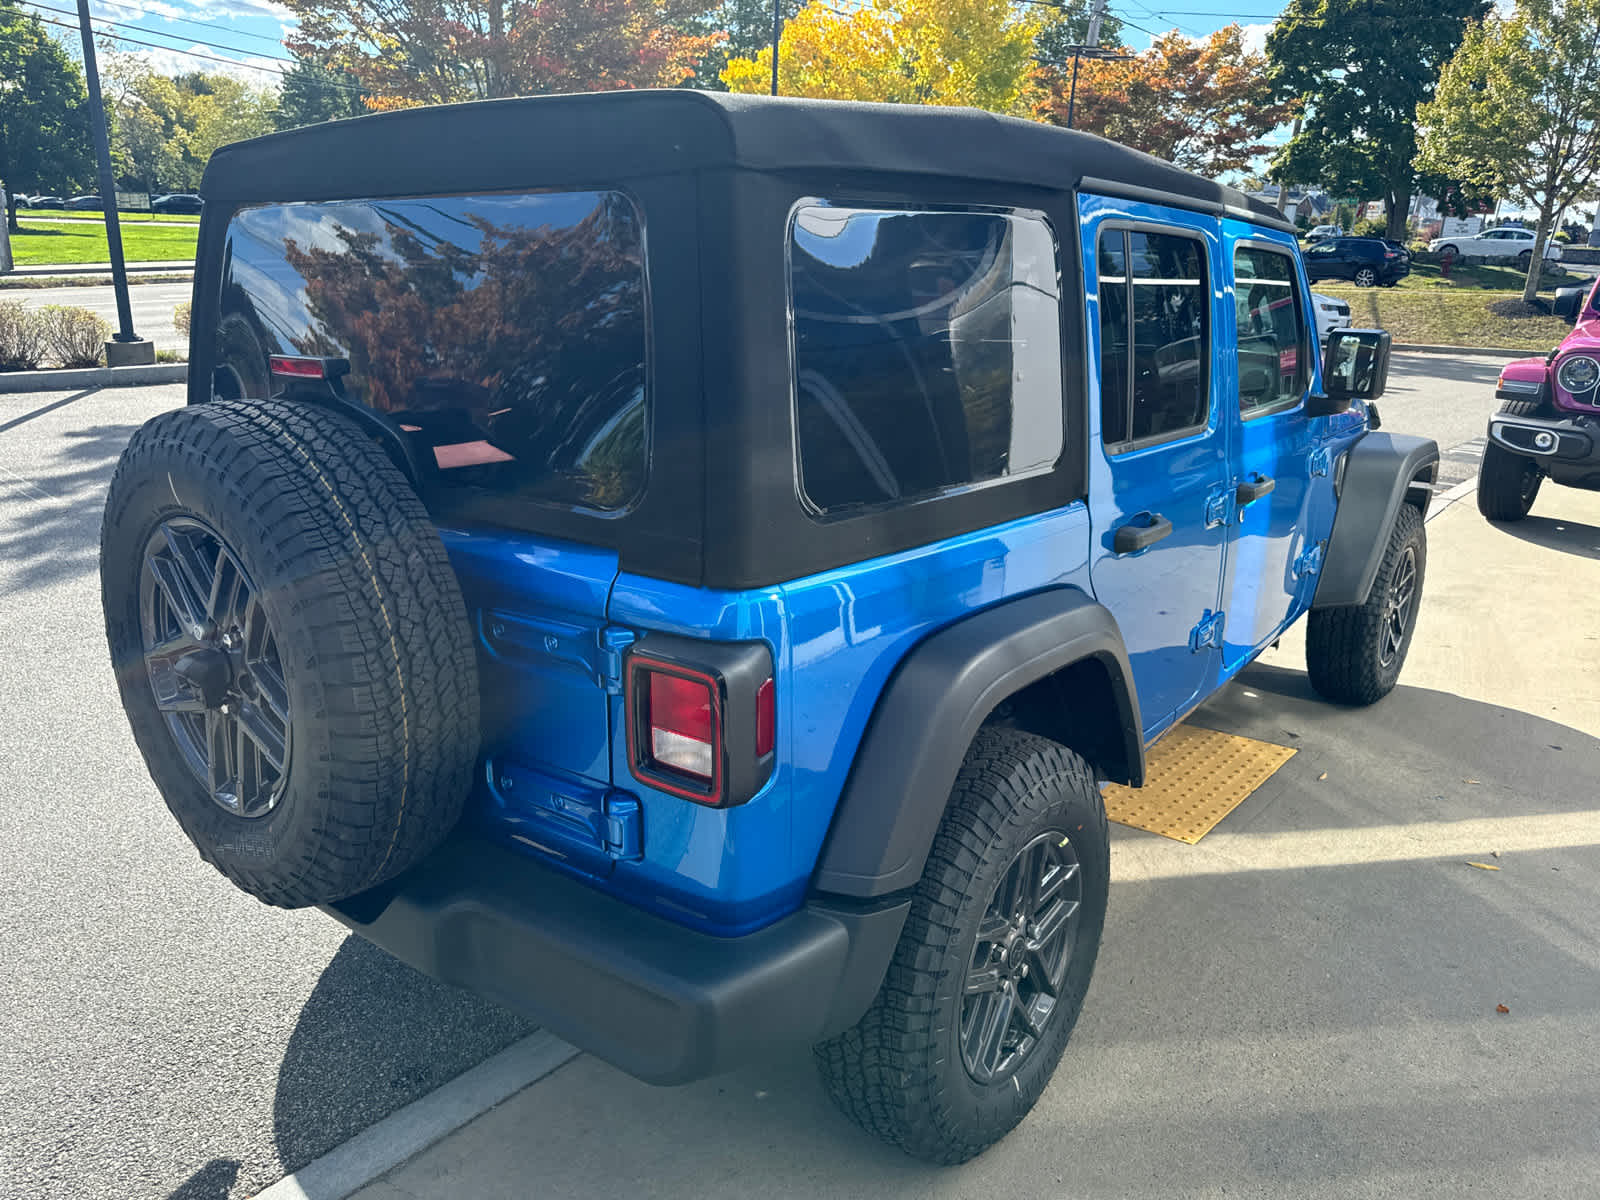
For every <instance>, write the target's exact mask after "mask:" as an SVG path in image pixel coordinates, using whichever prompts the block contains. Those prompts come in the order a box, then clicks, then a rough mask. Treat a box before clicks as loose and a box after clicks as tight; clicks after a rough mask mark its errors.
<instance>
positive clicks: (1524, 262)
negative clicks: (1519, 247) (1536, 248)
mask: <svg viewBox="0 0 1600 1200" xmlns="http://www.w3.org/2000/svg"><path fill="white" fill-rule="evenodd" d="M1532 263H1533V251H1532V250H1524V251H1523V252H1522V253H1521V254H1519V255H1517V266H1518V267H1520V268H1521V269H1522V270H1524V271H1526V270H1527V269H1528V267H1529V266H1531V265H1532Z"/></svg>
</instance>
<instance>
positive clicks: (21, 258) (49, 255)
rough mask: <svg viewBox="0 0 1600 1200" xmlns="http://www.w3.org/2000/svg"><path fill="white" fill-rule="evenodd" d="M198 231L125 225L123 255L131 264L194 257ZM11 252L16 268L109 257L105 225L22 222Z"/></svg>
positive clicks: (174, 227) (98, 259) (13, 238)
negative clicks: (20, 230)
mask: <svg viewBox="0 0 1600 1200" xmlns="http://www.w3.org/2000/svg"><path fill="white" fill-rule="evenodd" d="M197 233H198V231H197V230H196V229H194V228H192V227H191V228H183V227H179V226H176V225H137V224H135V225H124V226H123V227H122V255H123V257H124V258H125V259H127V261H128V262H130V263H137V262H167V261H177V260H179V259H190V260H192V259H193V258H194V249H195V241H196V237H197ZM11 253H12V255H13V257H14V258H15V259H16V262H17V266H19V267H34V266H41V265H45V264H55V263H63V264H69V263H102V262H108V261H110V258H111V248H110V247H109V246H108V245H107V244H106V230H105V226H104V225H97V224H83V225H70V224H59V225H47V224H43V223H40V224H29V223H28V222H27V221H23V222H22V232H21V233H13V234H12V235H11Z"/></svg>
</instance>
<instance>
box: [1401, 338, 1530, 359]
mask: <svg viewBox="0 0 1600 1200" xmlns="http://www.w3.org/2000/svg"><path fill="white" fill-rule="evenodd" d="M1389 349H1390V350H1403V351H1406V352H1408V353H1413V354H1493V355H1495V356H1496V357H1499V356H1500V355H1505V354H1514V355H1516V356H1517V357H1518V358H1535V357H1537V356H1538V355H1540V354H1542V353H1544V351H1541V350H1527V349H1523V348H1519V347H1511V346H1425V345H1423V344H1422V343H1420V342H1395V343H1394V344H1393V345H1391V346H1390V347H1389Z"/></svg>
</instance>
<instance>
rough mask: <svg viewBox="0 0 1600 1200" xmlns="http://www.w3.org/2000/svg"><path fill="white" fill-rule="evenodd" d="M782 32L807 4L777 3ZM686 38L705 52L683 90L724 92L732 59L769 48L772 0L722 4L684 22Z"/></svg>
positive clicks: (734, 0)
mask: <svg viewBox="0 0 1600 1200" xmlns="http://www.w3.org/2000/svg"><path fill="white" fill-rule="evenodd" d="M778 3H779V8H778V13H779V19H780V22H781V24H780V26H779V28H780V29H781V28H782V27H783V26H784V25H787V24H788V23H789V22H790V21H792V20H794V18H795V17H796V16H797V15H798V14H799V12H800V10H801V9H802V8H804V7H805V6H806V0H778ZM682 29H683V31H684V33H686V34H688V35H689V36H691V37H693V38H696V39H699V40H701V41H702V42H703V43H704V44H705V45H706V46H707V49H706V51H705V53H704V55H703V56H702V57H701V59H700V62H699V63H698V65H696V67H695V71H694V74H693V75H692V76H690V77H689V78H688V79H687V80H685V81H684V83H685V86H687V87H692V88H700V89H702V90H704V91H712V92H725V91H727V90H728V85H727V84H726V83H724V82H723V81H722V73H723V72H724V71H725V70H727V69H728V63H729V62H730V61H731V60H733V59H735V58H754V57H755V56H756V55H758V54H760V53H761V51H762V50H763V49H765V48H767V47H769V46H771V45H772V0H722V2H721V3H720V4H713V5H711V6H710V7H709V8H707V9H706V10H705V11H704V12H700V13H696V14H695V15H693V16H691V17H689V18H688V19H687V20H685V21H684V22H683V25H682Z"/></svg>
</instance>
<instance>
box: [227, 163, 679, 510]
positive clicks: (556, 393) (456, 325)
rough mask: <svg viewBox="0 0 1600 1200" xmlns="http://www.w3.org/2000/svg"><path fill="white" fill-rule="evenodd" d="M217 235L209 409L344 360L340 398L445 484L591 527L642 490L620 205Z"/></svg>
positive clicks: (249, 218) (254, 228)
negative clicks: (293, 364) (309, 361)
mask: <svg viewBox="0 0 1600 1200" xmlns="http://www.w3.org/2000/svg"><path fill="white" fill-rule="evenodd" d="M227 239H228V240H227V252H226V258H225V267H224V271H225V275H224V279H223V287H222V295H221V305H220V314H221V315H220V318H219V322H218V328H217V337H216V361H217V364H218V388H219V391H221V392H222V393H223V394H226V393H227V391H228V390H229V389H230V388H231V389H233V390H235V391H236V392H237V393H238V394H240V395H243V396H261V397H267V396H273V395H278V394H281V393H282V391H283V388H284V381H283V380H282V379H281V378H277V377H275V376H274V375H273V374H272V372H271V370H270V369H269V366H268V362H269V358H270V356H272V355H290V356H302V357H316V358H327V359H333V360H336V361H337V360H342V362H339V365H338V368H337V369H340V370H343V369H344V364H348V370H347V373H346V374H344V376H343V381H342V386H343V388H344V391H345V394H346V397H347V398H348V399H351V400H354V401H356V402H358V403H361V404H364V405H367V406H368V407H370V408H372V409H373V410H375V411H376V412H379V413H382V414H384V416H385V417H386V418H387V419H388V420H389V421H390V422H391V423H392V424H393V425H395V426H397V427H398V428H399V429H400V430H401V431H403V433H404V434H405V435H406V436H407V437H408V438H409V439H411V441H412V442H413V444H414V446H415V447H416V449H417V450H418V452H419V454H418V456H419V458H421V459H422V461H423V462H424V463H427V464H430V465H431V467H432V468H433V482H436V483H438V484H440V485H442V486H445V487H458V488H469V489H477V490H481V491H486V492H489V493H493V494H498V495H503V496H507V497H514V498H517V499H523V500H533V501H538V502H545V503H550V504H556V505H562V506H567V507H580V508H588V509H593V510H600V511H616V510H620V509H625V508H627V507H628V506H629V505H630V504H632V502H633V501H634V500H636V499H637V498H638V496H639V494H640V492H641V491H642V490H643V487H644V483H645V477H646V471H647V465H648V448H647V430H648V415H649V414H648V411H647V400H648V387H647V364H646V357H647V356H646V311H645V309H646V285H645V264H644V250H643V232H642V228H641V221H640V217H639V214H638V212H637V210H636V208H635V206H634V204H633V203H632V201H631V200H630V199H629V198H628V197H627V196H626V195H624V194H623V193H621V192H616V191H581V192H559V193H539V194H522V195H474V196H431V197H414V198H408V199H394V200H348V201H335V202H327V203H302V204H278V205H267V206H262V207H256V208H249V209H245V210H242V211H240V212H239V213H238V214H236V215H235V216H234V218H233V219H232V221H231V223H230V224H229V227H228V235H227Z"/></svg>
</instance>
